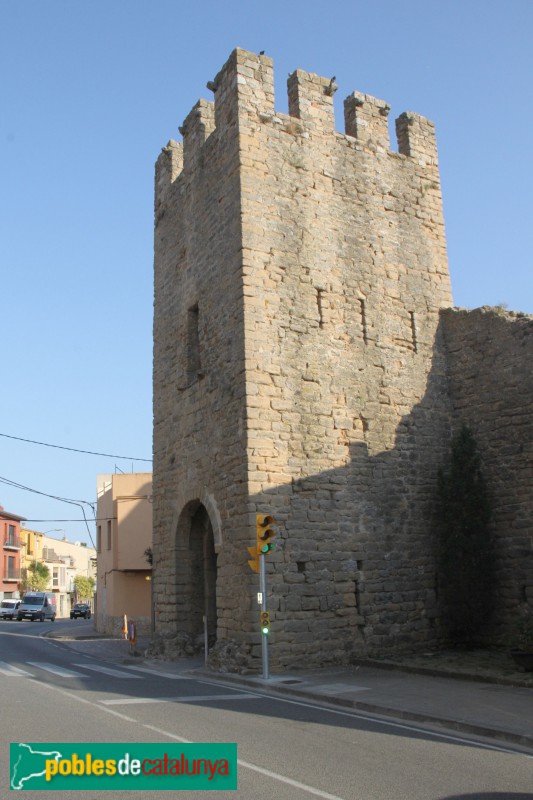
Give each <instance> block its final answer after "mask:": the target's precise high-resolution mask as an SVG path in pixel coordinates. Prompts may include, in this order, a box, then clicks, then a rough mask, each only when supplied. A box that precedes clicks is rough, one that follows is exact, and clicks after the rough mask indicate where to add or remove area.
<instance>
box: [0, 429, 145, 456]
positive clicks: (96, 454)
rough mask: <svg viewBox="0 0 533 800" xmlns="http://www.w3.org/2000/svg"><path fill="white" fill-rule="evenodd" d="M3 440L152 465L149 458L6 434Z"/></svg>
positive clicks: (3, 434)
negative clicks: (117, 454) (98, 451)
mask: <svg viewBox="0 0 533 800" xmlns="http://www.w3.org/2000/svg"><path fill="white" fill-rule="evenodd" d="M0 436H3V437H4V438H5V439H15V440H16V441H17V442H27V443H28V444H39V445H41V446H42V447H53V448H55V449H56V450H70V452H71V453H84V454H85V455H89V456H103V457H104V458H121V459H124V461H147V462H149V463H150V464H151V463H152V459H151V458H135V457H134V456H116V455H113V454H111V453H96V452H94V451H93V450H78V449H77V448H76V447H63V446H62V445H60V444H47V442H36V441H34V440H33V439H23V438H22V436H10V435H9V434H8V433H0Z"/></svg>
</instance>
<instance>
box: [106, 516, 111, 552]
mask: <svg viewBox="0 0 533 800" xmlns="http://www.w3.org/2000/svg"><path fill="white" fill-rule="evenodd" d="M107 549H108V550H111V520H110V519H108V520H107Z"/></svg>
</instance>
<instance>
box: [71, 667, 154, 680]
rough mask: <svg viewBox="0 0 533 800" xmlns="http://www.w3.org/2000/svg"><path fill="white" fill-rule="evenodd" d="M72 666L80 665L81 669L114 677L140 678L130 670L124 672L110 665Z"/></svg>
mask: <svg viewBox="0 0 533 800" xmlns="http://www.w3.org/2000/svg"><path fill="white" fill-rule="evenodd" d="M73 666H74V667H81V668H82V669H92V670H94V672H101V673H103V674H104V675H111V676H112V677H114V678H129V679H130V680H135V681H138V680H140V677H139V675H132V674H131V672H124V670H121V669H111V667H103V666H100V665H97V664H73Z"/></svg>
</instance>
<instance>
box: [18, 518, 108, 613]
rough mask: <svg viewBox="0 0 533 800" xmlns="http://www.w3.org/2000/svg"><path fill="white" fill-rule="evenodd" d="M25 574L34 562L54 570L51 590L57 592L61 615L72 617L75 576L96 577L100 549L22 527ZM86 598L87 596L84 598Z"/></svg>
mask: <svg viewBox="0 0 533 800" xmlns="http://www.w3.org/2000/svg"><path fill="white" fill-rule="evenodd" d="M20 538H21V542H22V548H23V553H22V560H21V577H22V578H25V577H26V576H27V574H28V569H29V567H30V565H31V564H33V563H37V562H38V563H41V564H45V565H46V566H47V567H48V569H49V571H50V582H49V584H48V587H47V589H48V590H49V591H51V592H54V593H55V594H56V608H57V615H58V617H68V616H69V614H70V609H71V608H72V606H73V605H74V603H75V602H76V601H77V600H78V599H79V598H77V597H76V592H75V588H74V579H75V578H76V577H77V576H78V575H81V576H83V577H84V578H93V579H94V580H96V549H95V548H94V547H87V545H86V544H84V543H82V542H70V541H69V540H68V539H67V538H66V537H63V538H62V539H57V538H55V537H53V536H47V535H46V534H45V533H41V531H34V530H30V529H28V528H22V529H21V531H20ZM83 599H86V598H83Z"/></svg>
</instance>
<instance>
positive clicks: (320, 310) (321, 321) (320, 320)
mask: <svg viewBox="0 0 533 800" xmlns="http://www.w3.org/2000/svg"><path fill="white" fill-rule="evenodd" d="M323 294H324V289H317V290H316V304H317V307H318V327H319V328H323V327H324V314H323V306H322V295H323Z"/></svg>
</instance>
